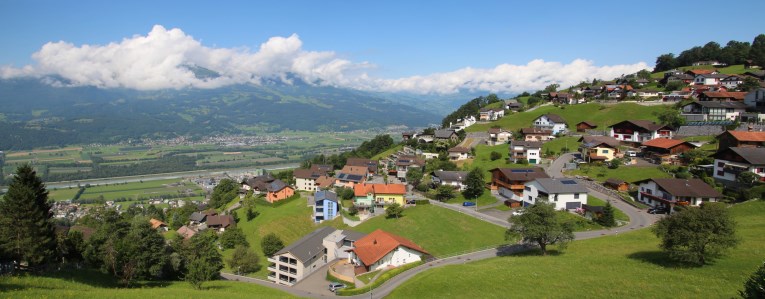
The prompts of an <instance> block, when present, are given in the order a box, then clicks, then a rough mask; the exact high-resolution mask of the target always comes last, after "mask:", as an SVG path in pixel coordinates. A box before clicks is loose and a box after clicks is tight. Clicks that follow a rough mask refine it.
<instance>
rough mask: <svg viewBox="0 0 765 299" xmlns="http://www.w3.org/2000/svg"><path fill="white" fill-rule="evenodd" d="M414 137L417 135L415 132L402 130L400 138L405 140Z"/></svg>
mask: <svg viewBox="0 0 765 299" xmlns="http://www.w3.org/2000/svg"><path fill="white" fill-rule="evenodd" d="M414 137H417V134H416V133H414V132H403V133H401V139H402V140H404V141H407V140H409V139H412V138H414Z"/></svg>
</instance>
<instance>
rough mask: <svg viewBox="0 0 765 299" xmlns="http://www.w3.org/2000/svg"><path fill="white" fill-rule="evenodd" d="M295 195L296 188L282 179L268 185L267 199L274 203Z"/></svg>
mask: <svg viewBox="0 0 765 299" xmlns="http://www.w3.org/2000/svg"><path fill="white" fill-rule="evenodd" d="M292 195H295V189H292V187H290V186H289V185H287V183H285V182H283V181H282V180H274V181H273V182H271V183H270V184H268V186H267V187H266V201H268V202H270V203H274V202H277V201H280V200H284V199H287V198H289V197H290V196H292Z"/></svg>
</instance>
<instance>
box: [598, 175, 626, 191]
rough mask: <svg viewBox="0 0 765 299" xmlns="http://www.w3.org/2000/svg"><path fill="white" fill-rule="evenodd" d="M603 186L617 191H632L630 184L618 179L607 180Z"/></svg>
mask: <svg viewBox="0 0 765 299" xmlns="http://www.w3.org/2000/svg"><path fill="white" fill-rule="evenodd" d="M603 185H604V186H606V187H608V188H611V189H614V190H616V191H622V192H626V191H629V190H630V183H627V182H625V181H622V180H620V179H616V178H609V179H606V181H605V182H604V183H603Z"/></svg>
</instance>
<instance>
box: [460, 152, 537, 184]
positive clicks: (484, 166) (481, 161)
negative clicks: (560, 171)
mask: <svg viewBox="0 0 765 299" xmlns="http://www.w3.org/2000/svg"><path fill="white" fill-rule="evenodd" d="M494 151H496V152H498V153H500V154H501V155H502V157H501V158H499V159H497V160H494V161H492V160H491V158H490V157H491V152H494ZM508 153H509V145H507V144H498V145H494V146H488V145H484V144H479V145H477V146H476V147H475V158H473V159H468V160H465V161H466V162H465V163H464V166H463V169H465V170H470V169H473V168H474V167H478V168H480V169H481V170H483V171H484V173H485V174H484V177H483V179H484V181H485V182H487V183H488V182H491V173H489V172H488V171H489V170H491V169H494V168H524V167H534V165H523V164H516V163H508V162H507V156H508Z"/></svg>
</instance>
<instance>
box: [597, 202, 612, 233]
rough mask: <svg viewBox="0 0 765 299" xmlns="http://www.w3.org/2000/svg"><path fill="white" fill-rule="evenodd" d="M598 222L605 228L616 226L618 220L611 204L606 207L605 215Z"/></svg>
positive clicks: (604, 209)
mask: <svg viewBox="0 0 765 299" xmlns="http://www.w3.org/2000/svg"><path fill="white" fill-rule="evenodd" d="M597 222H598V223H600V225H602V226H605V227H613V226H616V219H615V218H614V207H613V206H611V203H610V202H607V203H606V206H605V207H603V215H600V217H599V218H598V220H597Z"/></svg>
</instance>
